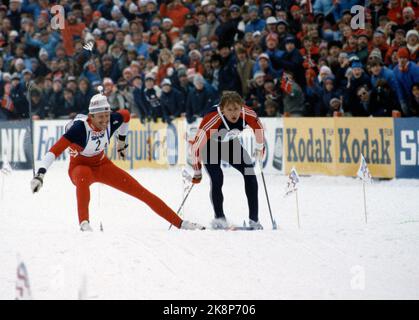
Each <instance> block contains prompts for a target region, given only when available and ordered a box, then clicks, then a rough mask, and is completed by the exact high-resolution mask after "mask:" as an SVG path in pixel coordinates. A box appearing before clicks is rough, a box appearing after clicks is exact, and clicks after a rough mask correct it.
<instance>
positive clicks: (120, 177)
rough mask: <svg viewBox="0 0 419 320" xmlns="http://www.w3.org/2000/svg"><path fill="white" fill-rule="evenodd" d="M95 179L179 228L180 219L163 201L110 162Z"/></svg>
mask: <svg viewBox="0 0 419 320" xmlns="http://www.w3.org/2000/svg"><path fill="white" fill-rule="evenodd" d="M96 179H97V181H98V182H101V183H104V184H106V185H108V186H110V187H113V188H115V189H118V190H120V191H122V192H124V193H127V194H129V195H131V196H133V197H135V198H137V199H139V200H141V201H143V202H145V203H146V204H147V205H148V206H149V207H150V208H151V209H152V210H153V211H154V212H156V213H157V214H158V215H159V216H161V217H162V218H164V219H166V220H167V221H168V222H170V223H171V224H173V225H174V226H176V227H178V228H180V226H181V224H182V219H181V218H180V217H179V216H178V215H177V214H176V213H175V212H174V211H173V210H172V209H170V208H169V206H168V205H167V204H166V203H164V202H163V200H161V199H160V198H159V197H157V196H156V195H154V194H153V193H151V192H150V191H148V190H147V189H146V188H144V187H143V186H142V185H141V184H140V183H139V182H138V181H137V180H135V179H134V178H133V177H131V176H130V175H129V174H128V173H127V172H126V171H124V170H122V169H120V168H118V167H117V166H116V165H114V164H113V163H112V162H110V161H109V162H108V163H106V164H104V165H103V167H102V168H101V170H100V171H98V176H97V177H96Z"/></svg>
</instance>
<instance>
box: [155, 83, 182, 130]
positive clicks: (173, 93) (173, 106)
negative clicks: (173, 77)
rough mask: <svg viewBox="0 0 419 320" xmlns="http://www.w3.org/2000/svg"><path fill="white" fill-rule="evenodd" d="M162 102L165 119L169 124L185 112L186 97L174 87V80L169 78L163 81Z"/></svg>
mask: <svg viewBox="0 0 419 320" xmlns="http://www.w3.org/2000/svg"><path fill="white" fill-rule="evenodd" d="M160 102H161V108H162V113H163V119H164V121H166V122H167V123H169V124H170V123H171V122H172V121H173V120H174V119H175V118H179V117H180V116H181V115H182V114H184V113H185V109H184V108H185V97H184V96H183V94H182V93H181V92H180V91H179V90H177V89H175V88H173V87H172V82H171V81H170V80H169V79H164V80H163V81H162V93H161V96H160Z"/></svg>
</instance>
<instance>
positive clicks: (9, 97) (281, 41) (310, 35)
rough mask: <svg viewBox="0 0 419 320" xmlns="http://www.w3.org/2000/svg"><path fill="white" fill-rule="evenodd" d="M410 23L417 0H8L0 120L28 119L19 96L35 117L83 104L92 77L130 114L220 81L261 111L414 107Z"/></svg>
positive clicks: (154, 113)
mask: <svg viewBox="0 0 419 320" xmlns="http://www.w3.org/2000/svg"><path fill="white" fill-rule="evenodd" d="M1 3H2V1H1V0H0V4H1ZM56 4H58V5H61V6H63V8H64V9H65V19H64V28H63V29H57V30H56V29H55V28H54V26H53V25H52V24H51V21H52V19H53V18H54V14H51V10H50V9H51V7H52V6H53V5H56ZM355 5H361V6H363V7H364V9H365V11H364V13H365V21H359V19H358V22H361V23H364V27H363V28H356V29H353V28H352V27H353V26H352V27H351V21H352V20H354V14H351V8H352V7H353V6H355ZM55 17H56V16H55ZM418 31H419V0H410V1H405V0H389V1H384V0H369V1H360V0H312V1H310V0H277V1H263V0H248V1H246V2H245V1H243V0H203V1H199V0H198V1H193V0H183V1H181V0H162V1H160V0H159V1H156V0H139V1H132V0H125V1H123V0H115V1H112V0H103V1H98V0H90V1H87V0H81V1H70V0H63V1H47V0H23V1H22V0H11V1H10V2H9V3H8V4H6V3H3V4H1V5H0V101H1V105H0V120H8V119H25V118H28V117H29V116H30V114H29V113H30V112H29V101H28V99H30V100H31V101H30V105H31V108H32V117H33V118H34V119H65V118H71V117H74V116H75V115H76V114H78V113H87V112H88V105H89V100H90V98H91V97H92V95H94V94H95V93H97V87H98V86H99V85H102V86H103V87H104V94H105V95H106V96H107V97H108V99H109V102H110V104H111V106H112V108H113V109H114V110H118V109H128V110H130V112H131V113H132V114H133V115H134V116H137V117H139V118H140V120H141V121H146V120H148V121H150V120H154V121H155V120H157V119H158V118H161V119H163V121H166V122H170V121H172V120H173V119H174V118H177V117H180V116H185V117H186V118H187V120H188V121H189V122H191V121H194V120H195V119H196V117H200V116H202V115H203V114H204V113H205V112H206V110H207V109H208V108H209V107H211V106H212V105H214V104H215V103H217V101H218V99H219V96H220V94H221V92H222V91H224V90H234V91H237V92H239V93H240V94H241V95H242V96H243V98H244V99H245V101H246V103H247V105H248V106H250V107H252V108H253V109H254V110H255V111H256V112H257V114H258V115H260V116H265V117H279V116H295V117H296V116H333V115H337V114H339V115H344V116H391V115H392V114H394V112H393V111H395V110H397V111H399V112H400V114H401V115H402V116H418V115H419V67H418V66H417V61H418V59H419V55H418V49H419V33H418ZM89 42H93V43H94V44H95V45H94V50H93V54H91V52H90V51H88V50H85V49H84V48H83V45H85V44H86V43H89ZM28 88H30V95H29V94H28ZM29 97H30V98H29Z"/></svg>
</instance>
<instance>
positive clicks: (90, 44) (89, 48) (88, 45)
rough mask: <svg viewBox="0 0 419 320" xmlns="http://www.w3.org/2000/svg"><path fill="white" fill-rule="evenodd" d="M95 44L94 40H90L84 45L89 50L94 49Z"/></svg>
mask: <svg viewBox="0 0 419 320" xmlns="http://www.w3.org/2000/svg"><path fill="white" fill-rule="evenodd" d="M93 45H94V44H93V42H88V43H86V44H85V45H84V46H83V48H84V49H86V50H88V51H92V50H93Z"/></svg>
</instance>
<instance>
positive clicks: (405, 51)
mask: <svg viewBox="0 0 419 320" xmlns="http://www.w3.org/2000/svg"><path fill="white" fill-rule="evenodd" d="M409 57H410V53H409V50H408V49H407V48H400V49H399V50H398V51H397V58H406V59H409Z"/></svg>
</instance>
